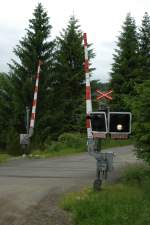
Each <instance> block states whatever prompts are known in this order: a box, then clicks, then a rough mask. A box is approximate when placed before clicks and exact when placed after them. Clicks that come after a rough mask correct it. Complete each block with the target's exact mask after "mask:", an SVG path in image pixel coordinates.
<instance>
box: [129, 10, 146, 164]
mask: <svg viewBox="0 0 150 225" xmlns="http://www.w3.org/2000/svg"><path fill="white" fill-rule="evenodd" d="M139 64H140V70H139V76H138V80H137V85H136V89H135V90H136V95H135V97H134V98H133V100H132V111H133V114H134V133H135V135H134V136H135V145H136V152H137V155H138V157H140V158H142V159H144V160H146V161H148V163H149V164H150V117H149V114H150V102H149V99H150V88H149V87H150V17H149V15H148V13H145V14H144V17H143V20H142V25H141V28H140V32H139Z"/></svg>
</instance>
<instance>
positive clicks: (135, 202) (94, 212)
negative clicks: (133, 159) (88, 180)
mask: <svg viewBox="0 0 150 225" xmlns="http://www.w3.org/2000/svg"><path fill="white" fill-rule="evenodd" d="M149 187H150V168H149V167H145V166H142V165H141V166H132V167H130V168H128V169H127V170H126V171H125V173H124V174H123V176H122V179H121V181H120V182H119V183H117V184H114V185H105V186H104V187H103V189H102V191H101V192H93V190H92V189H85V190H83V191H82V192H81V193H72V194H69V195H67V196H66V197H64V198H63V200H62V202H61V206H62V207H63V208H64V209H65V210H67V211H69V212H71V213H72V216H73V220H74V224H75V225H89V224H91V225H149V224H150V188H149Z"/></svg>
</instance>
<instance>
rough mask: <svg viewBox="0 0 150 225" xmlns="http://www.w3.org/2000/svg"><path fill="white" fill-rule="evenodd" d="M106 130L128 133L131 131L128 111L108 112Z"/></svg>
mask: <svg viewBox="0 0 150 225" xmlns="http://www.w3.org/2000/svg"><path fill="white" fill-rule="evenodd" d="M108 132H109V133H110V134H119V133H120V134H130V133H131V113H130V112H109V114H108Z"/></svg>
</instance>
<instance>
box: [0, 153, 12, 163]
mask: <svg viewBox="0 0 150 225" xmlns="http://www.w3.org/2000/svg"><path fill="white" fill-rule="evenodd" d="M10 158H11V156H10V155H8V154H4V153H0V163H3V162H6V161H7V160H8V159H10Z"/></svg>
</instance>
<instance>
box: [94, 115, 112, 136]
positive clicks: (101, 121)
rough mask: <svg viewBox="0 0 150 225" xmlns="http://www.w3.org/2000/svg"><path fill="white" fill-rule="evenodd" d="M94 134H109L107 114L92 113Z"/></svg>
mask: <svg viewBox="0 0 150 225" xmlns="http://www.w3.org/2000/svg"><path fill="white" fill-rule="evenodd" d="M90 120H91V127H92V132H98V133H107V130H108V129H107V119H106V113H105V112H92V113H90Z"/></svg>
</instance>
